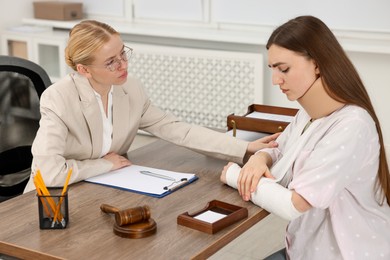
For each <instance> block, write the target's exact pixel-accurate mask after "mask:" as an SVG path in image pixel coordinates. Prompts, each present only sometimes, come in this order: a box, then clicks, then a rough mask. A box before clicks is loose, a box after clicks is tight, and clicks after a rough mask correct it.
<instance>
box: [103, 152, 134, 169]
mask: <svg viewBox="0 0 390 260" xmlns="http://www.w3.org/2000/svg"><path fill="white" fill-rule="evenodd" d="M103 159H106V160H107V161H109V162H111V163H112V164H113V166H112V168H111V171H113V170H117V169H120V168H123V167H126V166H130V165H131V162H130V161H129V159H127V158H126V157H124V156H122V155H119V154H117V153H108V154H106V155H105V156H103Z"/></svg>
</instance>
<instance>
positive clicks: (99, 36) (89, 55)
mask: <svg viewBox="0 0 390 260" xmlns="http://www.w3.org/2000/svg"><path fill="white" fill-rule="evenodd" d="M112 35H119V33H118V32H117V31H116V30H115V29H113V28H112V27H111V26H109V25H108V24H105V23H101V22H98V21H95V20H85V21H82V22H80V23H78V24H76V25H75V26H74V27H73V28H72V29H71V30H70V32H69V40H68V45H67V47H66V48H65V61H66V64H68V66H69V67H71V68H72V69H73V70H75V71H77V67H76V66H77V64H85V65H87V64H91V63H92V62H93V61H94V59H95V58H94V55H93V54H94V53H95V52H96V51H97V50H98V49H99V48H101V47H102V46H103V45H104V44H105V43H107V42H108V41H109V40H110V37H111V36H112Z"/></svg>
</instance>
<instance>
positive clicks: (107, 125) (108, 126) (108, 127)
mask: <svg viewBox="0 0 390 260" xmlns="http://www.w3.org/2000/svg"><path fill="white" fill-rule="evenodd" d="M112 91H113V88H112V86H111V89H110V92H109V93H108V104H107V116H106V112H105V111H104V107H103V102H102V98H101V96H100V94H99V93H97V92H96V91H95V90H94V92H95V97H96V100H97V102H98V104H99V107H100V112H101V115H102V121H103V137H102V138H103V145H102V152H101V153H100V157H103V156H105V155H106V154H107V153H108V152H109V151H110V148H111V143H112Z"/></svg>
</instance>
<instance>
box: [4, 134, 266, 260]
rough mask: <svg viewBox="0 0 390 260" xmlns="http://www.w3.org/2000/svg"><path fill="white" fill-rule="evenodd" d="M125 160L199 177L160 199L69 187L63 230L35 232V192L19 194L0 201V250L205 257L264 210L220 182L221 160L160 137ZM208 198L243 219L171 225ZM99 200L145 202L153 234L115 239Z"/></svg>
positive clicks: (68, 255)
mask: <svg viewBox="0 0 390 260" xmlns="http://www.w3.org/2000/svg"><path fill="white" fill-rule="evenodd" d="M128 157H129V159H130V160H131V161H132V162H133V163H134V164H138V165H143V166H149V167H154V168H160V169H166V170H172V171H180V172H189V173H196V174H197V175H198V176H199V179H198V180H197V181H196V182H194V183H192V184H190V185H188V186H185V187H184V188H182V189H179V190H177V191H175V192H173V193H172V194H170V195H168V196H166V197H164V198H160V199H159V198H154V197H150V196H145V195H140V194H136V193H132V192H127V191H123V190H119V189H114V188H110V187H105V186H101V185H96V184H91V183H86V182H80V183H77V184H73V185H70V187H69V225H68V227H67V228H66V229H63V230H40V229H39V223H38V201H37V197H36V193H35V192H34V191H32V192H29V193H27V194H24V195H21V196H18V197H16V198H14V199H11V200H8V201H5V202H3V203H0V216H1V217H0V218H1V220H0V253H3V254H7V255H12V256H16V257H21V258H22V257H27V258H33V259H58V258H65V259H192V258H193V259H205V258H207V257H209V256H210V255H212V254H214V253H215V252H216V251H218V250H219V249H221V248H222V247H223V246H225V245H226V244H227V243H229V242H230V241H232V240H233V239H235V238H236V237H237V236H239V235H240V234H242V233H243V232H244V231H246V230H247V229H249V228H250V227H251V226H253V225H254V224H256V223H257V222H258V221H260V220H261V219H263V218H264V217H265V216H267V215H268V212H267V211H265V210H262V209H261V208H259V207H257V206H255V205H254V204H252V203H251V202H244V201H242V199H241V198H240V197H239V195H238V193H237V191H235V190H233V189H232V188H230V187H228V186H227V185H224V184H222V183H221V182H220V181H219V175H220V172H221V170H222V168H223V166H224V165H225V164H226V162H224V161H222V160H218V159H214V158H210V157H206V156H204V155H201V154H198V153H195V152H193V151H190V150H188V149H185V148H181V147H178V146H175V145H172V144H169V143H167V142H165V141H160V140H159V141H156V142H154V143H152V144H149V145H147V146H145V147H142V148H139V149H137V150H135V151H133V152H130V153H129V154H128ZM214 199H216V200H220V201H224V202H227V203H231V204H234V205H237V206H241V207H246V208H247V209H248V212H249V215H248V218H246V219H244V220H242V221H240V222H238V223H235V224H233V225H231V226H229V227H227V228H225V229H223V230H222V231H220V232H218V233H216V234H214V235H209V234H206V233H203V232H200V231H197V230H194V229H190V228H188V227H184V226H181V225H178V224H177V216H178V215H180V214H181V213H184V212H187V211H188V212H189V213H191V212H195V211H198V210H200V209H202V208H203V207H205V206H206V204H207V203H208V202H209V201H211V200H214ZM102 203H106V204H110V205H113V206H115V207H118V208H120V209H126V208H132V207H135V206H142V205H149V206H150V208H151V217H152V218H153V219H154V220H155V221H156V223H157V233H156V234H155V235H152V236H150V237H146V238H141V239H128V238H121V237H119V236H116V235H115V234H114V233H113V224H114V216H112V215H108V214H105V213H102V212H101V211H100V205H101V204H102Z"/></svg>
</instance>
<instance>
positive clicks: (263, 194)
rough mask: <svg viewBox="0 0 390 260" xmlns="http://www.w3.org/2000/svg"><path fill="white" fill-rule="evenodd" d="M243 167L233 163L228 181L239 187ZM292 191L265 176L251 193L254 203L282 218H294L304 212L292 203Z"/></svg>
mask: <svg viewBox="0 0 390 260" xmlns="http://www.w3.org/2000/svg"><path fill="white" fill-rule="evenodd" d="M240 170H241V167H240V166H238V165H237V164H232V165H231V166H230V167H229V168H228V170H227V172H226V182H227V184H228V185H229V186H231V187H233V188H235V189H237V180H238V176H239V174H240ZM292 193H293V192H292V191H291V190H289V189H287V188H285V187H283V186H282V185H280V184H279V183H277V182H275V180H272V179H269V178H266V177H263V178H261V179H260V182H259V184H258V185H257V189H256V191H255V192H253V193H252V194H251V200H252V202H253V203H254V204H256V205H258V206H260V207H262V208H263V209H265V210H267V211H269V212H271V213H274V214H276V215H278V216H280V217H281V218H284V219H287V220H293V219H295V218H297V217H299V216H300V215H302V214H303V213H301V212H299V211H298V210H297V209H296V208H295V206H294V205H293V203H292Z"/></svg>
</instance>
